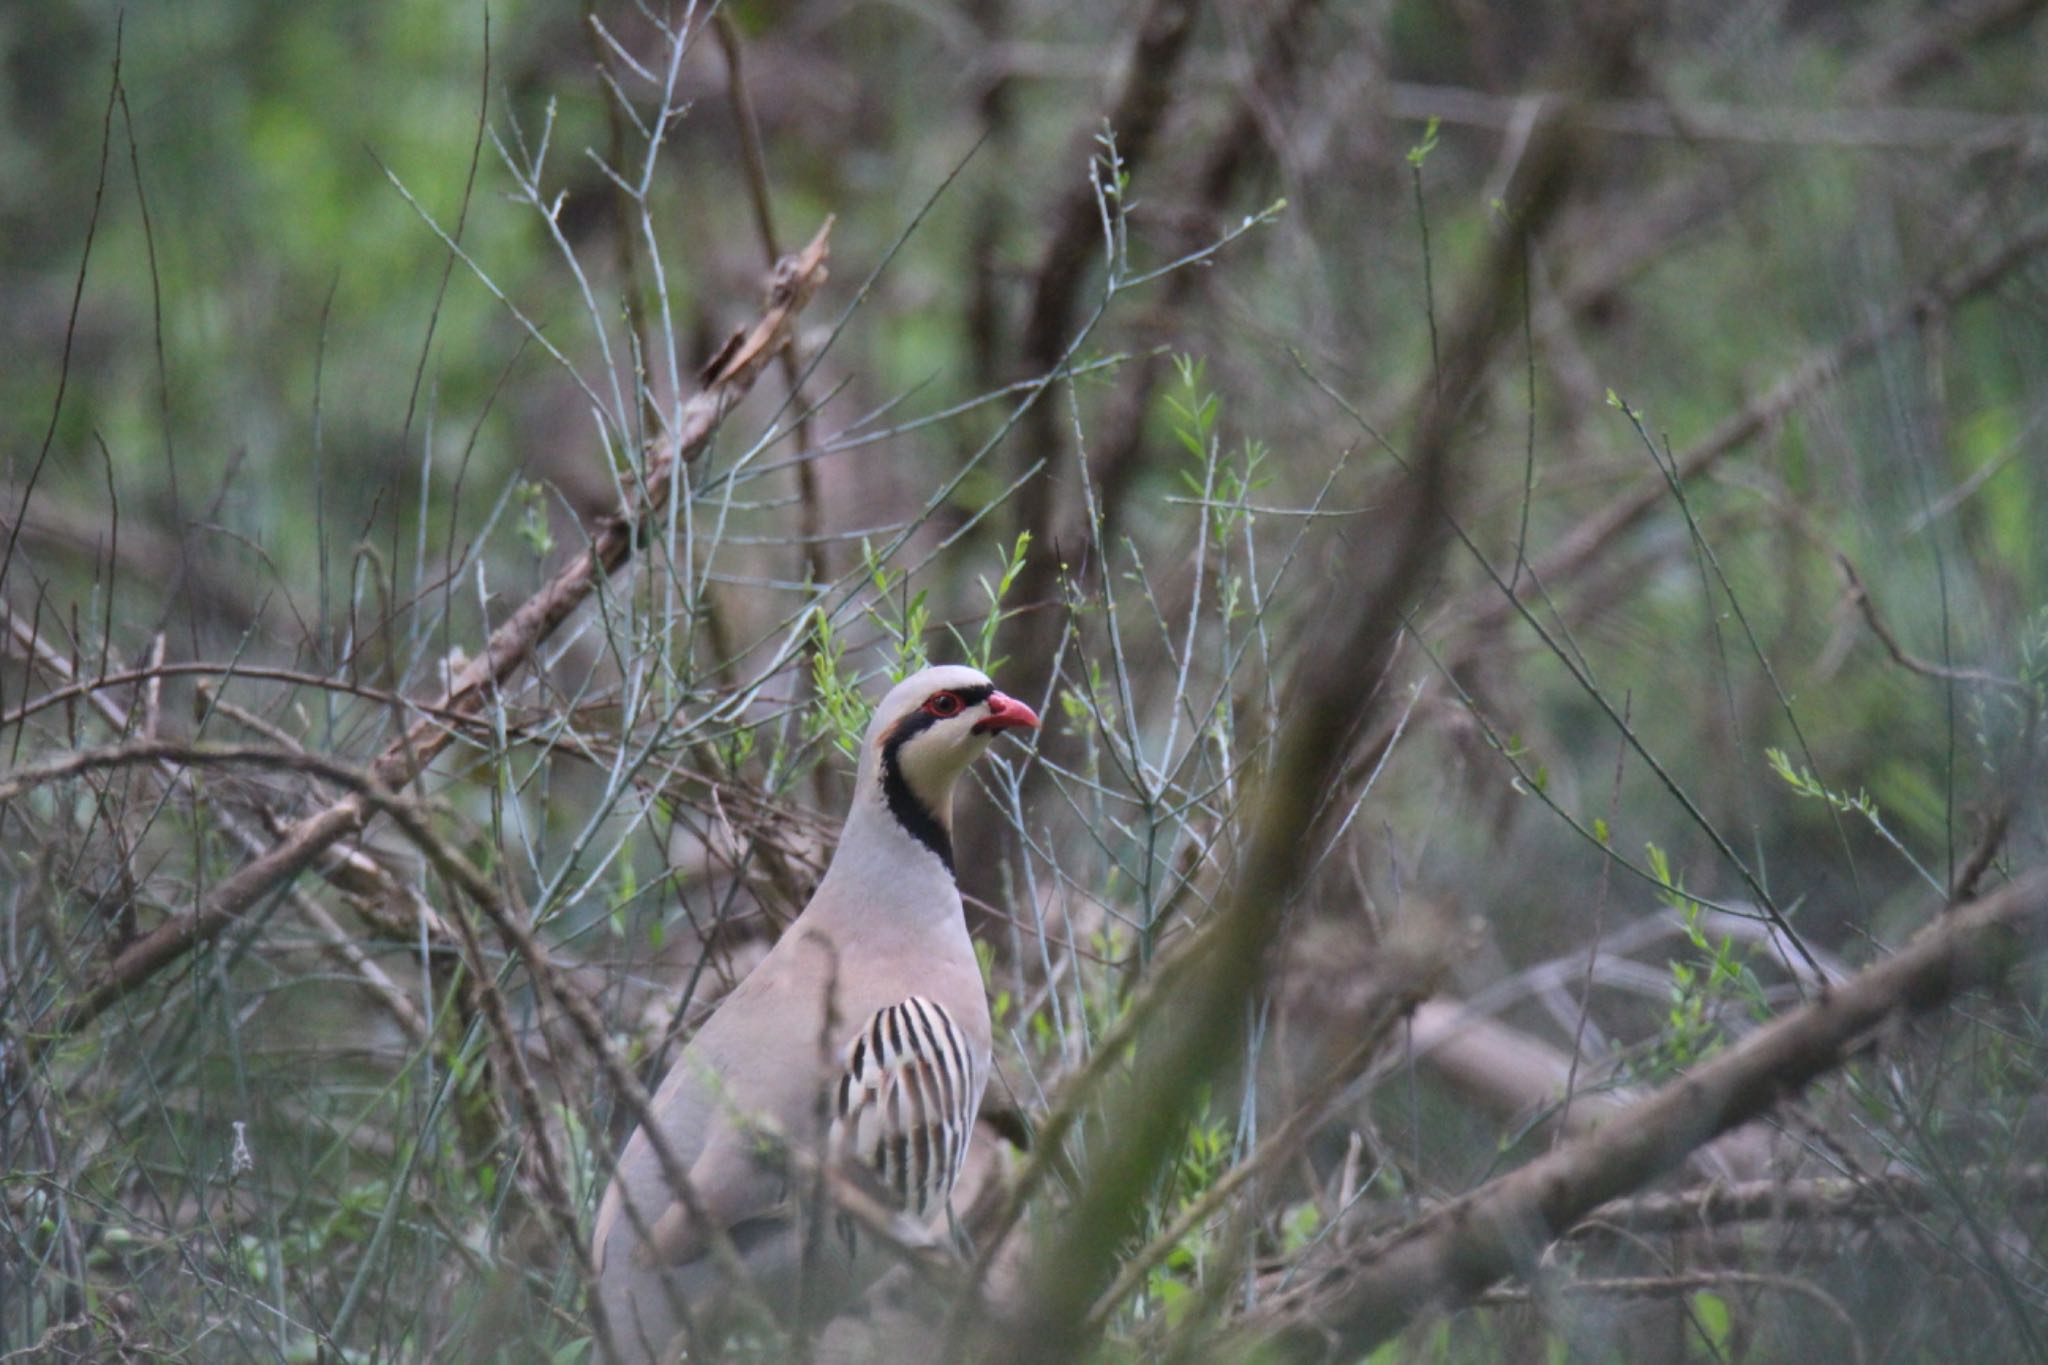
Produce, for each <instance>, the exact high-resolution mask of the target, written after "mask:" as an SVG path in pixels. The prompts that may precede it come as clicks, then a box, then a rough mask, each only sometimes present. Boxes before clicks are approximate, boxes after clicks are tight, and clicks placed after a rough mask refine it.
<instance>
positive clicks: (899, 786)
mask: <svg viewBox="0 0 2048 1365" xmlns="http://www.w3.org/2000/svg"><path fill="white" fill-rule="evenodd" d="M936 719H937V717H935V716H933V715H932V714H931V713H930V712H928V711H919V712H916V713H915V714H913V715H911V716H910V717H908V718H907V719H905V720H904V721H903V722H902V723H901V724H899V725H898V726H897V727H896V728H895V729H894V730H891V731H890V732H889V737H888V738H887V739H885V740H883V741H882V799H883V800H884V801H886V802H887V803H888V806H889V813H890V814H891V815H893V816H895V817H896V823H897V824H899V825H901V826H903V828H904V830H905V831H906V832H908V833H909V835H910V837H911V838H913V839H915V840H917V841H918V842H919V843H920V844H923V845H924V846H925V847H926V848H928V849H930V850H931V851H932V852H933V853H935V854H937V855H938V858H939V861H940V862H942V863H944V864H945V865H946V872H947V874H948V875H951V874H952V871H953V836H952V835H950V834H948V833H947V832H946V827H945V825H944V824H943V823H941V822H940V820H939V817H938V816H937V815H935V814H933V813H932V808H931V807H930V806H927V805H926V804H925V803H924V802H923V800H921V799H920V798H919V797H918V794H917V793H916V792H914V791H912V790H911V789H910V781H909V779H908V778H906V777H904V776H903V764H902V762H901V760H900V759H899V758H898V757H897V752H898V751H899V750H900V749H902V748H903V746H904V745H905V744H907V743H909V742H910V741H911V740H912V739H914V738H915V737H917V736H918V735H920V734H922V733H924V731H926V730H927V729H930V728H931V725H932V722H933V721H934V720H936Z"/></svg>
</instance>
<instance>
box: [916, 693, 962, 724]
mask: <svg viewBox="0 0 2048 1365" xmlns="http://www.w3.org/2000/svg"><path fill="white" fill-rule="evenodd" d="M924 709H925V710H927V711H929V712H931V713H932V714H933V715H935V716H937V717H938V718H939V719H940V720H944V719H946V718H947V717H948V716H957V715H959V714H960V698H958V697H956V696H954V695H953V694H952V693H951V692H934V693H933V694H932V697H931V700H930V701H927V702H926V703H925V704H924Z"/></svg>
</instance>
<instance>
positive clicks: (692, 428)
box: [37, 219, 832, 1047]
mask: <svg viewBox="0 0 2048 1365" xmlns="http://www.w3.org/2000/svg"><path fill="white" fill-rule="evenodd" d="M831 230H832V224H831V221H830V220H829V219H828V220H827V221H826V223H825V225H824V226H823V227H820V228H819V229H818V233H817V235H816V236H815V237H813V238H812V239H811V241H810V244H809V245H808V246H806V247H805V248H804V249H803V250H802V251H800V252H798V253H797V254H795V255H793V256H789V257H785V258H784V259H783V260H782V261H781V263H780V264H778V265H777V266H776V268H775V272H774V275H773V277H772V279H771V280H770V283H769V287H768V298H767V303H766V306H765V307H764V309H763V311H762V314H761V317H760V318H759V319H758V320H757V321H756V322H755V323H754V325H753V326H752V327H751V328H750V329H748V330H746V331H744V332H741V333H737V334H735V335H734V337H733V339H732V340H731V341H729V342H728V343H727V344H726V345H725V347H724V348H723V349H722V350H721V351H720V352H719V353H718V355H717V356H716V357H714V358H713V360H712V362H711V363H710V364H709V365H708V366H706V367H705V371H704V376H703V387H702V388H700V389H699V390H698V392H697V393H696V395H695V396H694V397H692V398H691V399H690V400H689V402H687V403H685V404H684V405H683V407H682V410H681V412H680V413H679V414H678V417H677V421H676V425H675V428H674V430H672V431H671V432H669V433H668V435H667V436H666V437H665V438H664V439H663V440H662V441H661V442H660V443H659V444H658V445H656V446H655V447H654V448H653V449H652V450H651V451H650V452H649V454H648V457H647V462H646V465H645V467H644V468H643V469H642V471H641V473H640V477H639V479H638V481H637V482H638V487H637V488H635V489H634V490H633V491H632V494H631V496H632V504H631V506H629V507H627V508H626V509H624V510H622V511H620V512H619V513H617V514H615V515H613V516H611V517H609V518H607V519H606V520H605V522H604V523H603V524H602V525H601V526H600V527H599V528H598V530H597V532H596V534H594V535H593V536H592V537H591V539H590V543H589V546H588V548H587V549H585V551H584V552H583V553H582V554H580V555H578V556H577V557H576V558H575V559H573V560H571V561H570V562H569V563H568V564H567V565H565V566H563V568H562V570H561V571H560V572H559V573H557V574H556V575H555V577H554V578H553V579H552V580H551V581H549V582H548V583H547V584H546V585H544V586H543V587H542V588H541V589H540V591H538V592H537V593H535V594H534V595H533V596H532V597H530V598H528V599H527V600H526V601H525V602H523V603H522V604H520V606H519V608H518V609H517V610H516V611H514V612H513V613H512V615H511V616H509V617H507V618H506V619H505V621H504V622H503V623H501V624H500V625H499V626H498V628H497V629H496V630H493V631H492V632H491V636H490V640H489V642H488V643H487V644H486V645H485V646H484V648H483V650H482V651H481V652H480V653H478V654H477V656H476V657H475V658H473V659H471V660H470V662H469V664H468V666H467V667H466V668H464V669H463V670H462V672H461V674H460V675H459V676H457V677H456V678H455V679H454V680H453V681H452V682H451V684H450V685H449V687H448V689H447V691H446V692H445V693H444V694H443V695H442V696H440V697H439V698H437V699H436V700H435V701H434V702H432V703H430V705H429V707H428V710H429V712H430V714H429V715H427V716H423V717H422V718H420V719H419V720H417V721H415V722H414V723H413V724H412V725H411V727H410V728H408V729H407V730H406V732H405V733H404V734H402V735H401V736H399V737H398V738H396V739H394V740H392V741H391V742H390V743H389V744H387V745H385V746H384V749H383V751H382V752H381V753H379V754H378V755H377V757H376V759H375V760H374V761H373V762H372V763H371V765H370V776H371V778H372V779H373V781H374V782H375V784H376V785H377V786H379V787H383V788H387V789H389V790H391V791H403V790H404V789H405V788H406V787H407V786H409V785H410V784H411V783H412V782H413V781H414V780H415V779H416V778H418V777H419V775H420V774H421V773H422V772H424V771H425V770H426V768H427V765H428V764H430V763H431V762H433V760H434V758H435V757H436V756H438V755H439V754H440V752H441V751H442V750H443V749H445V748H446V747H447V746H448V744H449V742H450V740H451V739H452V738H453V736H454V731H453V730H452V729H451V728H450V727H449V726H448V725H447V724H445V723H443V722H442V721H441V720H439V719H436V718H435V715H434V714H431V713H448V712H453V713H455V714H456V715H474V714H476V713H477V712H479V711H481V710H482V708H483V705H484V702H485V700H486V698H488V697H490V696H492V695H495V694H496V692H497V691H498V689H499V688H500V687H502V686H503V685H504V684H505V683H506V682H507V681H509V680H510V679H511V678H512V676H513V675H514V674H516V673H517V672H518V671H519V670H520V669H521V668H523V667H524V666H525V665H526V664H527V663H528V661H530V660H531V659H532V658H533V656H534V653H535V651H536V650H537V649H538V648H539V647H540V645H541V643H542V642H543V641H545V640H546V639H547V638H548V637H549V636H550V635H551V634H553V633H554V631H555V630H556V628H557V627H559V626H560V625H561V624H562V623H563V622H564V621H565V620H567V619H568V618H569V616H570V615H571V613H573V612H574V611H575V610H576V609H577V608H578V607H580V606H582V605H583V603H584V602H585V601H586V600H588V599H589V597H590V596H591V594H592V593H594V592H595V591H596V590H597V588H598V586H599V585H600V584H602V583H604V582H605V581H606V580H608V579H609V578H610V577H611V576H612V575H613V574H614V573H617V572H618V571H619V570H620V569H621V568H623V567H624V566H625V565H626V563H627V561H628V560H630V559H631V558H632V556H633V552H634V550H635V549H636V548H638V547H639V546H640V545H641V544H642V543H644V540H645V537H646V536H647V534H648V533H649V532H650V531H651V530H652V529H653V528H655V527H656V526H658V525H660V522H661V518H662V515H663V513H664V511H665V510H666V508H667V506H668V496H669V488H670V484H671V477H672V475H673V474H674V472H675V471H676V469H677V467H678V466H679V465H681V464H687V463H689V462H690V461H692V460H695V459H696V458H697V457H698V456H699V455H701V454H702V453H703V452H704V449H705V447H706V446H707V445H708V444H709V442H710V440H711V436H712V433H714V432H715V431H717V429H718V426H719V424H720V423H721V422H723V421H724V420H725V418H726V416H727V415H728V414H729V413H730V412H731V411H732V410H733V408H734V407H736V406H737V405H738V404H739V402H740V400H741V399H742V398H744V397H746V395H747V392H748V390H749V389H750V388H752V387H753V384H754V381H755V379H757V378H758V377H759V376H760V373H761V371H762V369H763V368H764V367H765V366H766V365H767V364H768V362H769V361H770V360H772V359H773V358H774V356H775V355H776V354H777V353H778V352H780V351H781V350H782V348H783V347H784V346H785V345H787V344H788V342H789V338H790V333H791V329H792V327H793V325H794V323H795V320H796V317H797V315H798V314H799V313H800V312H802V310H803V308H804V305H805V304H807V303H809V302H810V299H811V296H812V295H813V294H815V293H816V292H817V289H818V286H819V285H820V284H822V283H823V282H824V280H825V276H826V269H825V263H826V257H827V255H828V254H829V248H828V238H829V235H830V233H831ZM372 813H373V806H372V805H371V804H370V803H369V802H367V801H365V800H364V799H363V797H362V796H361V795H360V794H356V795H350V796H346V797H343V798H342V799H341V800H339V801H336V802H335V803H333V804H332V805H330V806H327V807H325V808H324V809H322V810H320V811H319V812H318V813H316V814H314V815H312V816H310V817H308V818H307V819H305V820H303V821H301V822H300V823H299V824H297V825H295V826H294V827H293V828H292V829H291V831H290V832H289V833H288V834H286V836H285V837H284V838H283V839H282V840H281V841H279V842H278V843H277V844H275V845H274V846H272V847H271V848H270V849H269V850H268V851H266V852H264V853H262V854H260V855H258V856H257V857H254V858H251V859H250V860H249V861H248V862H246V863H244V864H242V866H241V867H239V868H237V869H236V870H235V871H234V872H233V873H231V874H230V875H229V876H227V877H226V878H224V879H223V880H222V881H220V882H219V883H217V884H216V885H215V886H214V888H213V889H212V890H211V891H210V892H208V893H207V895H206V897H205V898H204V899H203V900H201V901H200V903H199V904H198V906H197V907H196V908H194V909H193V910H192V911H191V912H190V913H189V914H185V915H180V916H179V917H177V918H176V919H172V920H168V921H166V922H165V923H164V924H162V925H160V926H158V927H157V928H156V929H155V930H153V931H151V932H150V933H148V934H146V935H144V936H143V937H142V938H140V939H138V940H136V941H135V942H134V943H133V944H131V945H129V947H128V948H127V949H126V950H125V951H123V952H122V953H121V955H120V956H119V957H116V958H115V959H114V960H113V961H112V962H110V963H109V964H107V966H106V968H105V969H104V970H102V971H101V972H100V974H99V975H98V976H97V977H95V978H94V979H93V981H92V982H91V983H89V984H88V985H87V987H86V989H85V991H84V993H83V994H82V995H81V996H80V997H79V999H78V1000H77V1001H75V1002H74V1003H73V1004H72V1005H71V1007H70V1008H69V1009H68V1010H66V1011H65V1013H64V1014H63V1015H62V1016H61V1017H60V1019H59V1020H58V1021H57V1023H56V1026H55V1028H54V1030H52V1031H51V1032H49V1033H45V1034H43V1035H41V1036H40V1038H39V1041H38V1043H37V1046H38V1047H42V1046H47V1045H48V1044H49V1043H50V1042H51V1041H54V1040H55V1039H58V1038H63V1037H67V1036H69V1035H71V1034H73V1033H75V1032H77V1031H78V1030H79V1029H81V1028H84V1027H85V1026H86V1025H88V1024H90V1023H91V1022H92V1021H93V1020H94V1019H97V1018H98V1017H99V1016H100V1015H101V1014H103V1013H105V1012H106V1010H107V1009H108V1008H109V1007H110V1006H112V1005H113V1004H114V1003H115V1002H116V1001H119V1000H121V999H123V998H124V997H126V996H127V995H129V994H130V993H132V992H133V991H135V990H137V989H139V988H140V987H141V986H143V985H144V984H146V983H147V982H149V981H150V980H152V979H153V978H154V977H155V976H156V974H157V973H158V972H160V971H162V970H163V969H164V968H166V967H168V966H170V965H171V964H172V963H174V962H176V961H178V960H179V959H181V958H182V957H184V955H185V954H186V953H189V952H191V951H192V950H193V949H195V948H198V947H201V946H203V945H205V944H207V943H211V942H212V941H213V940H214V939H216V938H218V937H219V936H220V935H221V933H222V932H224V931H225V930H226V929H227V927H228V926H229V925H230V924H232V923H234V922H235V920H236V919H238V918H239V917H240V916H241V915H243V914H244V913H245V912H246V911H248V910H249V909H251V908H252V907H253V906H255V904H256V903H257V902H258V901H260V900H261V899H262V898H263V897H264V896H266V895H268V894H270V893H271V892H272V891H274V890H276V889H277V888H278V887H280V886H282V885H284V884H285V883H287V882H289V881H290V880H291V879H292V878H293V877H295V876H297V875H298V874H299V873H300V872H302V871H304V870H305V869H306V868H307V867H308V866H310V865H311V864H312V863H313V862H314V861H315V860H316V859H318V858H319V857H320V856H321V855H322V854H324V853H325V852H326V851H327V850H328V849H330V848H332V847H333V846H334V845H335V844H337V843H339V842H340V841H341V840H343V839H345V838H348V837H350V836H351V835H354V834H357V833H359V832H361V830H362V829H363V828H364V826H365V825H366V824H367V823H368V822H369V818H370V816H371V814H372Z"/></svg>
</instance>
